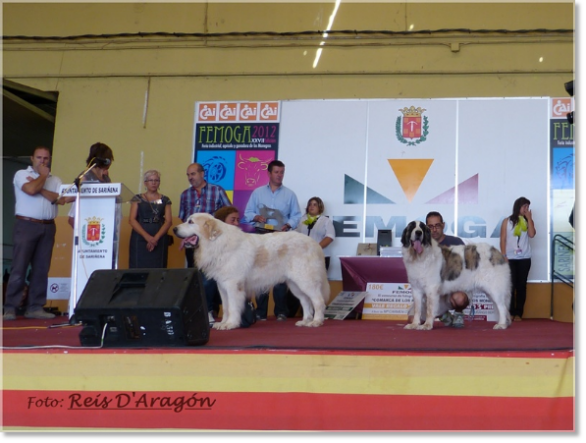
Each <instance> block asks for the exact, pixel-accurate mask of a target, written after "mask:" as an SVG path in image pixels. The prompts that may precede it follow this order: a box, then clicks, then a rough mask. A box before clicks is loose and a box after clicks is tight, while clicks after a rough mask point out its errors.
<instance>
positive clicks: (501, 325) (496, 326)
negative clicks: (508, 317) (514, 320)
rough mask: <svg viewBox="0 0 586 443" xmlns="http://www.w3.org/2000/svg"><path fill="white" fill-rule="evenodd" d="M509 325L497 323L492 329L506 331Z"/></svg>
mask: <svg viewBox="0 0 586 443" xmlns="http://www.w3.org/2000/svg"><path fill="white" fill-rule="evenodd" d="M508 326H509V325H507V324H504V325H503V324H501V323H497V324H496V325H494V327H493V328H492V329H507V327H508Z"/></svg>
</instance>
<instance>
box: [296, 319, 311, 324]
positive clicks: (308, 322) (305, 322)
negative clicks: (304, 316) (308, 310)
mask: <svg viewBox="0 0 586 443" xmlns="http://www.w3.org/2000/svg"><path fill="white" fill-rule="evenodd" d="M310 323H311V320H309V319H308V320H299V321H298V322H296V323H295V326H309V324H310Z"/></svg>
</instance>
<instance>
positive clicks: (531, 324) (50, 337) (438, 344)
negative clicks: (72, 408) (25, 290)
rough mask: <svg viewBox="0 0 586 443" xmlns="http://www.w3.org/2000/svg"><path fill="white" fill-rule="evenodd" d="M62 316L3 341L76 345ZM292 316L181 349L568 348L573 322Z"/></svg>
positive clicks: (7, 332) (18, 325) (22, 325)
mask: <svg viewBox="0 0 586 443" xmlns="http://www.w3.org/2000/svg"><path fill="white" fill-rule="evenodd" d="M66 320H67V317H60V318H56V319H53V320H45V321H42V320H27V319H24V318H22V319H21V318H19V319H18V320H17V321H12V322H6V323H5V324H4V329H3V331H2V337H3V346H4V347H5V348H10V347H25V346H51V345H61V346H81V345H80V342H79V333H80V331H81V326H67V327H63V328H49V326H51V325H58V324H63V323H66ZM295 321H296V320H295V319H289V320H288V321H286V322H277V321H276V320H275V319H274V318H269V319H268V320H267V321H261V322H257V323H256V324H254V325H253V326H251V327H250V328H246V329H236V330H232V331H216V330H214V329H212V330H210V339H209V341H208V343H207V344H206V345H204V346H196V347H188V346H186V347H185V349H192V350H194V351H197V350H199V349H204V348H205V349H208V350H212V349H215V350H234V349H245V350H262V349H278V350H289V349H294V350H320V351H324V350H326V351H327V350H335V351H385V352H389V351H391V352H392V351H401V352H406V351H409V352H494V351H499V352H503V351H529V352H534V351H558V350H572V349H573V348H574V324H573V323H561V322H555V321H551V320H546V319H529V320H524V321H521V322H514V323H513V324H512V325H511V326H510V327H509V328H508V329H506V330H504V331H500V330H493V329H492V327H493V326H494V324H495V323H494V322H485V321H467V322H466V326H465V328H464V329H455V328H449V327H445V326H443V324H441V323H440V322H436V324H435V328H434V329H433V330H432V331H413V330H406V329H403V326H404V325H405V323H404V322H396V321H376V320H342V321H340V320H326V322H325V325H324V326H323V327H320V328H300V327H296V326H295ZM12 328H14V329H12ZM145 347H149V346H145ZM173 349H177V348H173Z"/></svg>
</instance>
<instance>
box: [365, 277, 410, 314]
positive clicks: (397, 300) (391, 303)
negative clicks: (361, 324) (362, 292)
mask: <svg viewBox="0 0 586 443" xmlns="http://www.w3.org/2000/svg"><path fill="white" fill-rule="evenodd" d="M412 304H413V295H412V294H411V285H410V284H409V283H368V284H367V285H366V297H365V298H364V308H363V309H362V319H363V320H407V314H408V312H409V308H411V305H412Z"/></svg>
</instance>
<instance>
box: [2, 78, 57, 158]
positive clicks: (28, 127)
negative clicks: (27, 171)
mask: <svg viewBox="0 0 586 443" xmlns="http://www.w3.org/2000/svg"><path fill="white" fill-rule="evenodd" d="M58 95H59V94H58V93H57V92H45V91H39V90H37V89H34V88H31V87H28V86H25V85H22V84H19V83H15V82H13V81H11V80H7V79H2V156H3V157H4V158H6V157H28V156H30V155H31V153H32V150H33V149H34V148H35V147H36V146H46V147H47V148H49V149H50V150H52V148H53V134H54V132H55V117H56V115H57V98H58Z"/></svg>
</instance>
